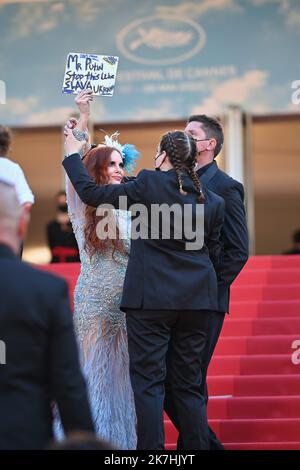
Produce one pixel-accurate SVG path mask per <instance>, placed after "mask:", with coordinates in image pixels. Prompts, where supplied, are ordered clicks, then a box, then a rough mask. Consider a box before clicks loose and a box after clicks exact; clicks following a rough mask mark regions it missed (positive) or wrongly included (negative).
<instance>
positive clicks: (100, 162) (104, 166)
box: [83, 146, 124, 258]
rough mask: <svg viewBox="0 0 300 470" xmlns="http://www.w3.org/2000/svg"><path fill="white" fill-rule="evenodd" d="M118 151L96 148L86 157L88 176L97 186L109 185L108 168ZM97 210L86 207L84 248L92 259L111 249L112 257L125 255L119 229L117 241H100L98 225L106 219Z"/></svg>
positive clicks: (107, 239)
mask: <svg viewBox="0 0 300 470" xmlns="http://www.w3.org/2000/svg"><path fill="white" fill-rule="evenodd" d="M114 150H116V149H115V148H113V147H106V146H103V147H102V146H101V147H95V148H93V149H91V150H90V151H89V152H88V153H87V155H86V156H85V158H84V160H83V163H84V165H85V167H86V169H87V171H88V174H89V175H90V177H91V178H93V180H94V181H95V183H96V184H108V183H109V176H108V166H109V164H110V162H111V154H112V152H113V151H114ZM96 211H97V209H96V208H95V207H91V206H86V209H85V220H86V223H85V227H84V235H85V244H84V248H85V250H86V251H87V253H88V254H89V255H90V258H92V257H93V256H94V255H95V254H96V253H97V251H102V252H105V251H107V250H108V249H109V248H110V247H113V252H112V256H114V253H115V251H116V250H117V251H119V252H120V253H124V246H123V243H122V242H121V240H120V238H119V229H118V227H117V228H116V239H111V238H106V239H104V240H102V239H100V238H99V237H98V235H97V232H96V227H97V224H98V223H99V222H100V221H101V220H102V219H103V218H104V216H97V215H96ZM105 231H106V232H108V225H106V227H105Z"/></svg>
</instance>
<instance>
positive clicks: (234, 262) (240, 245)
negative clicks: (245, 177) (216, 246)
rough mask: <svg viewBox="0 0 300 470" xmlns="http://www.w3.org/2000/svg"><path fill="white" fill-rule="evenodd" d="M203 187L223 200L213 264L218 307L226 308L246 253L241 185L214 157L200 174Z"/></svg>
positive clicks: (223, 310) (245, 258)
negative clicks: (217, 258) (219, 244)
mask: <svg viewBox="0 0 300 470" xmlns="http://www.w3.org/2000/svg"><path fill="white" fill-rule="evenodd" d="M200 179H201V182H202V184H203V185H204V187H206V188H208V189H209V190H211V191H213V192H214V193H216V194H218V195H219V196H221V197H222V198H223V199H224V201H225V219H224V224H223V227H222V230H221V242H222V251H221V256H220V261H219V264H218V266H217V268H216V272H217V277H218V300H219V306H218V310H219V311H220V312H229V299H230V285H231V284H232V282H233V281H234V279H235V278H236V277H237V275H238V274H239V272H240V271H241V270H242V268H243V266H244V265H245V263H246V262H247V259H248V256H249V248H248V246H249V241H248V229H247V220H246V214H245V206H244V188H243V185H242V184H241V183H239V182H238V181H236V180H234V179H233V178H231V177H230V176H228V175H227V174H226V173H224V172H223V171H222V170H220V169H219V168H218V165H217V163H216V162H215V161H214V162H213V164H212V165H211V166H209V167H208V169H207V170H206V171H205V172H204V173H203V174H202V175H201V176H200Z"/></svg>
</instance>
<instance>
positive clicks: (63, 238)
mask: <svg viewBox="0 0 300 470" xmlns="http://www.w3.org/2000/svg"><path fill="white" fill-rule="evenodd" d="M55 201H56V215H55V219H54V220H52V221H51V222H49V223H48V225H47V240H48V246H49V249H50V251H51V263H78V262H79V261H80V258H79V252H78V246H77V242H76V238H75V235H74V233H73V229H72V224H71V221H70V217H69V214H68V205H67V196H66V192H65V191H59V192H58V193H57V194H56V196H55Z"/></svg>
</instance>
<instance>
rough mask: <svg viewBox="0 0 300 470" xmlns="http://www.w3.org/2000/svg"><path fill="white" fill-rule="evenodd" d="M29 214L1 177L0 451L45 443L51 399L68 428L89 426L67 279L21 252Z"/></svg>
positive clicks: (50, 435)
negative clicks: (0, 353) (0, 349)
mask: <svg viewBox="0 0 300 470" xmlns="http://www.w3.org/2000/svg"><path fill="white" fill-rule="evenodd" d="M28 222H29V213H28V212H26V211H23V210H22V208H21V207H20V204H19V201H18V199H17V193H16V190H15V186H14V182H13V180H10V179H9V178H4V177H3V176H1V177H0V284H1V303H0V338H1V344H2V345H5V361H4V363H3V361H2V362H1V361H0V416H1V420H0V450H5V449H6V450H12V449H43V448H45V447H46V445H48V443H49V441H51V439H52V438H53V429H52V406H51V405H52V402H53V401H54V402H56V403H57V405H58V408H59V411H60V415H61V418H62V423H63V426H64V429H65V432H66V433H67V434H68V433H70V432H72V431H76V430H83V431H89V432H94V425H93V422H92V418H91V412H90V408H89V403H88V399H87V393H86V385H85V382H84V379H83V376H82V373H81V371H80V367H79V359H78V350H77V345H76V339H75V335H74V330H73V322H72V314H71V310H70V305H69V297H68V287H67V284H66V282H65V281H64V280H62V279H60V278H57V277H56V276H53V275H51V274H49V273H45V272H41V271H39V270H37V269H34V268H33V267H31V266H30V265H28V264H26V263H23V262H22V261H20V259H19V258H18V253H19V250H20V246H21V243H22V240H23V238H24V236H25V233H26V231H27V226H28Z"/></svg>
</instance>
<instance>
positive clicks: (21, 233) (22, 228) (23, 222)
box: [17, 205, 30, 240]
mask: <svg viewBox="0 0 300 470" xmlns="http://www.w3.org/2000/svg"><path fill="white" fill-rule="evenodd" d="M29 222H30V211H29V208H28V206H27V205H24V206H23V207H22V212H21V215H20V218H19V223H18V227H17V234H18V237H19V238H20V240H24V239H25V237H26V234H27V230H28V225H29Z"/></svg>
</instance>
